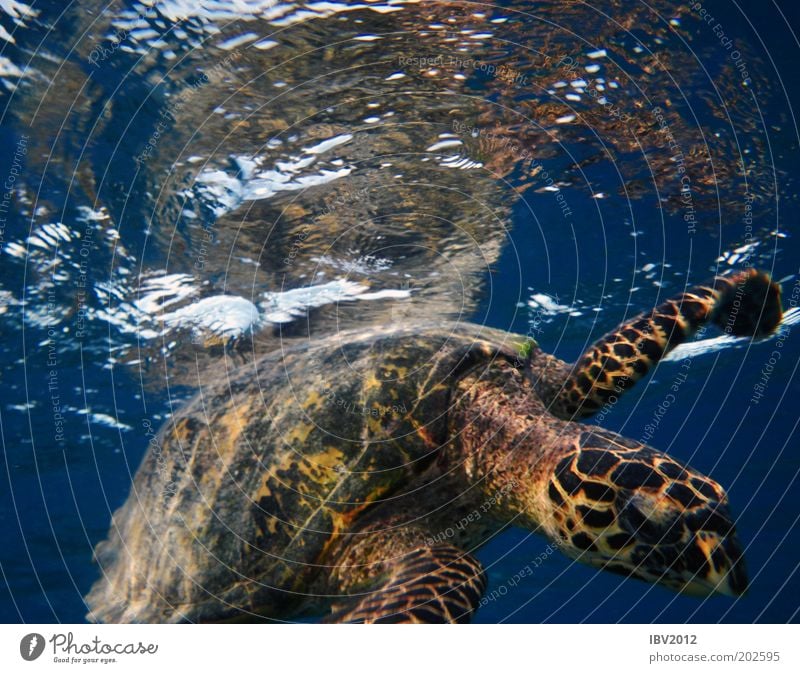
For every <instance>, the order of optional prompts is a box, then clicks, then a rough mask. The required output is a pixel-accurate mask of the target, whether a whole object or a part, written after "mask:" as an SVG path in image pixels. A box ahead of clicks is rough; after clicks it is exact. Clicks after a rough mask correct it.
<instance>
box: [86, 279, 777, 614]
mask: <svg viewBox="0 0 800 673" xmlns="http://www.w3.org/2000/svg"><path fill="white" fill-rule="evenodd" d="M781 317H782V311H781V302H780V290H779V287H778V286H777V285H776V284H775V283H773V282H772V281H771V280H770V279H769V278H768V277H767V276H766V275H765V274H763V273H759V272H757V271H755V270H753V269H747V270H744V271H739V272H736V273H733V274H731V275H728V276H717V277H715V278H713V279H712V280H711V281H709V282H708V283H705V284H701V285H698V286H696V287H692V288H691V289H689V290H687V291H685V292H683V293H681V294H680V295H678V296H676V297H673V298H671V299H669V300H668V301H666V302H665V303H663V304H661V305H660V306H658V307H656V308H655V309H653V310H652V311H650V312H647V313H644V314H642V315H640V316H637V317H636V318H633V319H632V320H630V321H628V322H626V323H624V324H623V325H621V326H620V327H619V328H618V329H616V330H615V331H613V332H611V333H609V334H607V335H606V336H605V337H603V338H602V339H600V340H599V341H598V342H597V343H596V344H594V345H593V346H591V347H590V348H589V349H588V350H587V351H586V353H585V354H584V355H583V356H582V357H581V358H580V359H579V360H578V361H577V363H575V364H573V365H570V364H567V363H565V362H562V361H561V360H558V359H557V358H555V357H553V356H552V355H548V354H546V353H544V352H542V351H541V349H540V348H539V347H538V346H537V345H536V343H535V342H533V341H531V340H530V339H528V338H527V337H524V336H518V335H513V334H508V333H505V332H501V331H498V330H494V329H489V328H487V327H484V326H480V325H472V324H450V323H447V324H437V323H435V322H432V323H429V324H414V325H409V326H403V327H399V326H396V325H395V326H390V327H384V328H380V329H376V328H371V329H368V330H362V331H353V332H347V333H340V334H337V335H335V336H331V337H328V338H325V339H320V340H318V341H316V342H313V343H310V344H308V345H305V346H293V347H292V348H290V349H288V350H286V351H283V352H277V353H274V354H271V355H267V356H265V357H263V358H261V359H260V360H259V361H257V362H256V363H255V365H254V366H251V365H247V366H245V367H244V368H242V369H239V370H236V371H233V372H231V373H230V374H229V375H227V376H222V375H221V376H219V377H218V380H217V381H215V382H213V383H211V384H210V385H209V386H207V387H205V388H203V389H202V390H201V391H200V393H199V394H198V395H197V397H195V398H194V399H193V401H191V402H190V403H189V404H188V406H186V408H185V409H183V410H182V411H181V412H179V413H177V414H176V415H175V416H174V417H173V418H172V419H171V420H170V421H169V422H168V423H167V424H166V426H165V427H164V428H163V429H162V431H161V433H160V435H159V437H158V441H157V442H153V446H152V447H151V449H150V451H149V453H148V455H147V456H146V457H145V459H144V462H143V464H142V466H141V467H140V469H139V471H138V473H137V475H136V478H135V481H134V484H133V490H132V493H131V495H130V497H129V498H128V501H127V503H126V504H125V505H124V506H123V507H122V508H121V509H120V510H119V511H118V512H117V513H116V514H115V516H114V519H113V524H112V527H111V533H110V535H109V539H108V540H107V541H105V542H102V543H101V544H100V545H98V547H97V553H96V556H97V558H98V560H99V563H100V564H101V567H102V573H103V576H102V578H101V579H100V580H99V581H98V582H97V583H96V584H95V586H94V587H93V589H92V590H91V592H90V593H89V595H88V597H87V603H88V606H89V609H90V612H89V615H88V618H89V619H90V620H94V621H103V622H178V621H192V622H197V621H234V620H236V621H238V620H241V619H266V620H289V619H296V618H297V617H298V616H301V615H311V614H325V615H326V619H328V620H331V621H346V622H450V621H452V622H462V621H467V620H469V618H470V617H471V615H472V613H473V612H474V610H475V609H476V607H477V606H478V605H479V602H480V600H481V596H482V594H483V593H484V590H485V588H486V578H485V575H484V572H483V570H482V568H481V565H480V563H479V562H478V561H477V560H476V559H475V557H474V556H473V554H472V552H473V551H474V550H475V549H476V548H477V547H479V546H480V545H481V544H482V543H483V542H485V541H486V540H487V538H488V537H489V536H490V535H491V534H492V533H493V532H496V531H497V530H499V529H500V528H502V527H504V526H507V525H509V524H513V525H517V526H522V527H525V528H527V529H530V530H532V531H536V532H539V533H541V534H543V535H545V536H547V537H548V538H549V539H550V540H551V541H552V542H553V543H554V545H557V546H558V548H559V549H560V550H561V551H562V552H564V553H566V554H567V555H568V556H570V557H572V558H575V559H576V560H579V561H581V562H584V563H588V564H591V565H593V566H596V567H598V568H603V569H606V570H611V571H613V572H618V573H622V574H624V575H627V576H632V577H637V578H641V579H644V580H647V581H649V582H656V583H659V584H662V585H664V586H667V587H669V588H671V589H674V590H677V591H683V592H689V593H693V594H699V595H710V594H713V593H722V594H728V595H733V596H737V595H740V594H742V592H744V591H745V589H746V587H747V577H746V573H745V568H744V561H743V558H742V551H741V547H740V545H739V543H738V541H737V539H736V534H735V529H734V521H733V519H732V517H731V514H730V513H729V510H728V502H727V497H726V495H725V492H724V491H723V489H722V487H720V486H719V485H718V484H717V483H716V482H714V481H713V480H711V479H710V478H708V477H705V476H703V475H701V474H699V473H698V472H696V471H694V470H693V469H692V468H690V467H688V466H686V465H684V464H681V463H680V462H679V461H677V460H675V459H673V458H670V457H669V456H667V455H665V454H664V453H661V452H659V451H657V450H655V449H653V448H651V447H649V446H646V445H644V444H642V443H640V442H637V441H632V440H630V439H627V438H625V437H622V436H620V435H618V434H616V433H614V432H610V431H608V430H604V429H602V428H600V427H597V426H592V425H587V424H584V423H582V422H580V420H579V419H582V418H585V417H588V416H590V415H592V414H593V413H595V412H596V411H597V410H598V409H600V408H601V407H602V406H603V405H604V404H610V403H611V402H613V398H614V396H617V395H619V394H620V393H621V392H623V391H624V390H626V389H627V388H629V387H630V386H631V385H632V384H633V383H634V382H635V381H636V380H637V379H639V378H641V377H642V376H643V375H644V374H645V373H646V372H647V371H648V370H649V369H650V368H651V367H652V366H653V365H654V364H655V363H656V362H657V361H658V360H659V359H660V358H661V357H662V356H664V354H665V353H667V352H668V351H669V350H671V349H672V348H673V347H674V346H676V345H677V344H679V343H681V342H682V341H684V340H685V339H686V338H687V337H689V336H690V335H691V334H692V333H694V332H695V331H696V330H697V329H698V328H699V327H700V326H701V325H703V324H705V323H714V324H716V325H718V326H720V327H722V328H723V329H724V330H725V331H726V332H728V333H731V334H735V335H748V336H751V337H760V336H763V335H765V334H768V333H769V332H771V331H773V330H774V329H775V328H776V326H777V325H778V324H779V323H780V321H781Z"/></svg>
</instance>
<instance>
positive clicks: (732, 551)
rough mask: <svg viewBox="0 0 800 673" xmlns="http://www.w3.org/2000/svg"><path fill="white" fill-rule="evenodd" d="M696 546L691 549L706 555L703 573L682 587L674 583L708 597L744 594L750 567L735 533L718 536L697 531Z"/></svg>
mask: <svg viewBox="0 0 800 673" xmlns="http://www.w3.org/2000/svg"><path fill="white" fill-rule="evenodd" d="M693 546H694V549H693V550H692V551H691V552H689V553H690V554H693V555H696V556H697V557H698V558H701V557H702V558H704V559H705V563H703V564H702V567H703V568H706V569H707V570H706V572H705V573H703V574H700V573H698V574H697V575H695V576H694V577H692V578H691V579H690V580H689V581H688V582H687V583H686V584H685V585H684V586H683V587H682V588H678V587H674V588H676V589H678V591H680V592H681V593H685V594H688V595H690V596H699V597H706V596H712V595H714V594H722V595H723V596H731V597H734V598H735V597H737V596H743V595H744V594H745V592H746V591H747V585H748V580H747V571H746V569H745V564H744V556H743V554H742V549H741V547H740V546H739V541H738V540H737V539H736V537H735V535H729V536H727V537H725V538H719V537H718V536H716V535H698V537H697V538H696V539H695V541H694V545H693Z"/></svg>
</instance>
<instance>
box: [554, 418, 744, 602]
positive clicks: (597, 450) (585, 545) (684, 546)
mask: <svg viewBox="0 0 800 673" xmlns="http://www.w3.org/2000/svg"><path fill="white" fill-rule="evenodd" d="M546 499H547V501H549V504H550V505H551V507H552V509H551V512H552V516H551V518H550V520H549V522H545V523H544V526H543V527H544V528H545V529H549V532H550V535H551V537H552V538H553V539H554V540H555V541H556V542H557V543H558V544H559V546H560V548H561V550H562V551H563V552H564V553H566V554H567V555H568V556H571V557H573V558H575V559H577V560H579V561H581V562H583V563H588V564H590V565H593V566H595V567H599V568H602V569H605V570H609V571H611V572H616V573H620V574H623V575H627V576H630V577H636V578H639V579H643V580H645V581H648V582H653V583H657V584H661V585H663V586H666V587H669V588H670V589H673V590H675V591H680V592H683V593H688V594H693V595H698V596H708V595H711V594H715V593H720V594H726V595H729V596H739V595H741V594H743V593H744V592H745V590H746V589H747V575H746V572H745V568H744V560H743V556H742V550H741V547H740V545H739V542H738V540H737V538H736V529H735V526H734V522H733V520H732V518H731V515H730V512H729V510H728V504H727V497H726V495H725V492H724V491H723V489H722V487H721V486H720V485H719V484H717V483H716V482H714V481H712V480H711V479H709V478H708V477H704V476H702V475H700V474H699V473H697V472H695V471H693V470H692V469H691V468H689V467H686V466H684V465H681V464H680V463H678V462H676V461H675V460H673V459H671V458H669V457H668V456H666V455H664V454H662V453H660V452H658V451H656V450H654V449H651V448H650V447H647V446H645V445H642V444H639V443H638V442H633V441H631V440H627V439H625V438H623V437H620V436H619V435H616V434H615V433H612V432H606V431H604V430H601V429H599V428H591V429H590V430H589V431H586V432H583V433H582V434H581V437H580V440H579V442H578V447H577V450H576V451H574V452H570V453H568V454H567V455H565V456H563V457H561V459H560V460H559V461H558V463H557V465H556V466H555V469H554V470H553V473H552V476H551V478H550V480H549V483H548V486H547V496H546Z"/></svg>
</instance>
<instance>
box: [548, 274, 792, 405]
mask: <svg viewBox="0 0 800 673" xmlns="http://www.w3.org/2000/svg"><path fill="white" fill-rule="evenodd" d="M782 316H783V312H782V309H781V300H780V287H779V286H778V285H777V283H774V282H772V281H771V280H770V278H769V276H767V275H766V274H764V273H760V272H758V271H756V270H755V269H747V270H745V271H740V272H738V273H735V274H732V275H730V276H716V277H715V278H712V279H711V280H710V281H708V282H707V283H703V284H701V285H697V286H695V287H692V288H690V289H689V290H687V291H686V292H683V293H681V294H679V295H677V296H675V297H672V298H671V299H668V300H667V301H666V302H664V303H663V304H661V305H659V306H657V307H656V308H654V309H653V310H652V311H650V312H649V313H644V314H641V315H639V316H637V317H635V318H633V319H632V320H629V321H628V322H626V323H624V324H622V325H621V326H620V327H618V328H617V329H615V330H614V331H613V332H610V333H609V334H606V335H605V336H604V337H603V338H601V339H600V340H599V341H597V342H596V343H595V344H594V345H592V346H591V347H590V348H589V349H588V350H587V351H586V352H585V353H584V354H583V355H582V356H581V357H580V358H579V360H578V362H577V363H575V364H574V365H566V364H564V363H562V362H561V361H559V360H556V359H555V358H553V357H543V358H539V359H538V361H537V362H536V366H535V367H534V370H533V375H534V379H535V381H534V387H535V388H536V390H537V392H538V393H539V395H540V396H541V397H542V398H543V399H544V401H545V402H546V403H547V405H548V408H549V410H550V411H551V412H552V413H553V414H554V415H556V416H558V417H559V418H563V419H565V420H571V419H578V418H585V417H588V416H591V415H593V414H595V413H596V412H597V411H599V410H600V409H601V408H602V407H603V405H605V404H607V403H609V402H613V401H614V399H615V398H616V397H618V396H619V395H620V394H622V393H623V392H625V390H627V389H628V388H630V387H631V386H633V384H634V383H636V381H638V380H639V379H640V378H642V377H643V376H644V375H645V374H646V373H647V372H648V371H649V370H650V368H651V367H653V365H655V364H656V362H658V361H659V360H660V359H661V358H662V357H664V356H665V355H666V354H667V353H669V351H671V350H672V349H673V348H675V346H677V345H678V344H680V343H682V342H683V341H685V340H686V339H687V338H689V337H690V336H691V335H692V334H694V333H695V332H696V331H697V330H698V329H700V328H701V327H702V326H703V325H705V324H707V323H709V322H711V323H713V324H715V325H717V326H718V327H719V328H720V329H722V330H723V331H724V332H725V333H726V334H732V335H734V336H749V337H752V338H758V337H762V336H765V335H767V334H769V333H770V332H772V331H773V330H775V328H776V327H777V326H778V325H779V324H780V322H781V318H782Z"/></svg>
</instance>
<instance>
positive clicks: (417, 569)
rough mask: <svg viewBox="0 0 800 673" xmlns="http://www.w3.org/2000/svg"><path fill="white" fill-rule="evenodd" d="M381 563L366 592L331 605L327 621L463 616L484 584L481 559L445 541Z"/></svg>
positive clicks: (433, 620)
mask: <svg viewBox="0 0 800 673" xmlns="http://www.w3.org/2000/svg"><path fill="white" fill-rule="evenodd" d="M386 566H387V567H386V569H385V571H384V572H382V573H380V574H379V575H378V576H377V577H376V578H375V580H374V581H373V583H372V586H371V588H370V591H369V592H368V593H364V594H363V595H362V596H360V597H358V598H355V597H354V598H353V599H351V601H352V602H350V603H349V604H347V605H344V606H340V607H338V608H336V609H334V612H333V614H332V615H331V618H330V620H329V621H335V622H350V623H353V622H359V623H374V624H378V623H384V624H388V623H405V624H440V623H448V622H450V623H462V622H468V621H469V620H470V618H471V616H472V613H473V612H474V611H475V610H476V609H477V607H478V602H479V601H480V599H481V596H482V595H483V592H484V591H485V590H486V579H485V576H484V573H483V568H482V567H481V564H480V563H479V562H478V561H476V560H475V559H474V558H473V557H472V556H470V555H469V554H466V553H465V552H463V551H461V550H459V549H457V548H456V547H453V546H451V545H438V546H433V547H419V548H416V549H414V550H412V551H410V552H409V553H407V554H404V555H403V556H402V557H401V558H398V559H396V560H394V561H391V562H387V563H386Z"/></svg>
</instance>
